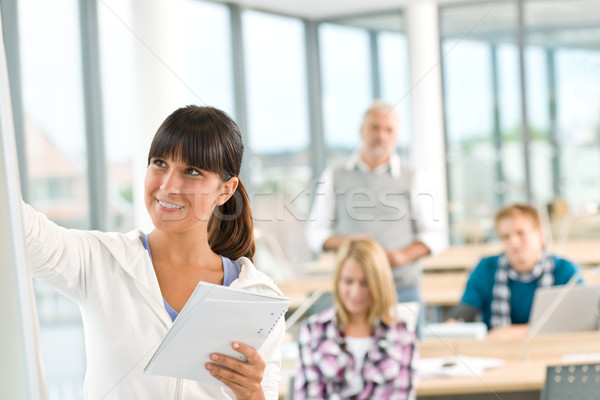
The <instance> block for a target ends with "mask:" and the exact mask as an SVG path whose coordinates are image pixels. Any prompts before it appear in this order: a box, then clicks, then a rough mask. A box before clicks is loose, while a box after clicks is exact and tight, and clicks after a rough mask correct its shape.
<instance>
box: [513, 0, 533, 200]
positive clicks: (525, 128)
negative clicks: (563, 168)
mask: <svg viewBox="0 0 600 400" xmlns="http://www.w3.org/2000/svg"><path fill="white" fill-rule="evenodd" d="M523 7H524V5H523V0H518V1H517V21H518V26H517V43H518V46H519V76H520V81H521V131H522V133H523V135H522V141H523V162H524V166H525V185H526V193H527V201H528V202H530V203H531V202H533V191H532V187H531V166H530V159H529V147H530V135H529V122H528V119H527V84H526V76H525V75H526V74H525V34H526V32H525V16H524V11H523V10H524V8H523Z"/></svg>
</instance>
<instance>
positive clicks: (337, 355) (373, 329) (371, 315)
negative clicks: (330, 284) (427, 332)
mask: <svg viewBox="0 0 600 400" xmlns="http://www.w3.org/2000/svg"><path fill="white" fill-rule="evenodd" d="M334 282H335V285H334V291H333V297H334V302H335V308H333V309H329V310H326V311H324V312H323V313H321V314H318V315H314V316H311V317H309V319H308V321H307V323H306V324H305V325H304V326H302V328H301V329H300V333H299V336H298V343H299V346H300V362H299V368H298V372H297V375H296V379H295V380H294V386H295V399H311V400H312V399H372V400H377V399H414V398H415V396H416V391H415V387H414V378H415V365H414V360H415V359H416V357H417V352H416V348H415V332H414V330H412V331H410V330H408V329H407V327H406V324H405V323H404V322H400V321H398V320H397V318H396V312H395V311H396V290H395V287H394V280H393V278H392V273H391V268H390V264H389V261H388V258H387V256H386V254H385V251H384V250H383V248H381V246H379V245H378V244H377V243H375V242H374V241H372V240H363V239H359V240H351V241H348V242H346V243H345V244H344V245H343V246H342V247H341V248H340V250H339V251H338V255H337V262H336V268H335V273H334Z"/></svg>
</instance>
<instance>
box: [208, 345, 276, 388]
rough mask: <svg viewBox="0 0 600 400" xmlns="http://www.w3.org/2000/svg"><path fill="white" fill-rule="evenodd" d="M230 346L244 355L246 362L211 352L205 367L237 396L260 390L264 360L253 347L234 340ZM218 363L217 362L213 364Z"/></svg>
mask: <svg viewBox="0 0 600 400" xmlns="http://www.w3.org/2000/svg"><path fill="white" fill-rule="evenodd" d="M232 347H233V349H234V350H235V351H237V352H238V353H240V354H242V355H244V356H245V357H246V359H247V361H246V362H243V361H240V360H238V359H236V358H232V357H228V356H225V355H223V354H218V353H213V354H211V355H210V359H211V361H213V362H214V363H211V362H209V363H207V364H206V369H207V370H209V371H210V373H211V375H212V376H213V377H215V378H216V379H218V380H220V381H221V382H223V383H224V384H225V385H227V386H228V387H229V388H230V389H231V390H232V391H233V392H234V393H235V394H236V396H237V397H238V398H244V397H249V396H251V395H252V393H254V392H256V391H258V390H261V386H260V384H261V382H262V378H263V374H264V370H265V366H266V364H265V362H264V360H263V359H262V357H261V356H260V354H258V351H256V349H254V348H253V347H250V346H247V345H245V344H243V343H238V342H235V343H233V344H232ZM215 363H218V364H220V365H218V364H215Z"/></svg>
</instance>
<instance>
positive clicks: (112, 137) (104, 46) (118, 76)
mask: <svg viewBox="0 0 600 400" xmlns="http://www.w3.org/2000/svg"><path fill="white" fill-rule="evenodd" d="M98 18H99V34H100V62H101V71H102V95H103V99H102V100H103V103H102V107H103V112H104V134H105V136H104V145H105V149H106V151H105V153H106V167H107V172H106V177H107V181H108V182H107V184H108V201H109V210H108V211H109V215H110V221H109V223H110V226H109V229H110V230H112V231H120V232H127V231H129V230H131V229H133V228H134V222H133V189H132V175H133V170H132V164H131V163H132V158H133V149H134V137H133V132H134V129H135V119H134V118H135V117H134V115H135V114H134V112H133V111H134V110H135V96H134V94H135V88H134V85H135V71H134V60H133V54H134V48H133V46H134V40H135V37H134V36H133V35H132V33H131V31H130V30H129V28H128V26H127V25H125V23H124V22H123V21H129V20H130V19H131V10H130V9H129V3H128V2H119V1H112V2H111V3H110V4H107V3H99V4H98Z"/></svg>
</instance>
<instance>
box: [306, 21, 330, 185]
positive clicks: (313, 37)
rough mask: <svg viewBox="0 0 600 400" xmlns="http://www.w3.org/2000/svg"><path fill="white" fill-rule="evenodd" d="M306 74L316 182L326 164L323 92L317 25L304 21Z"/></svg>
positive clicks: (311, 152) (311, 157) (313, 174)
mask: <svg viewBox="0 0 600 400" xmlns="http://www.w3.org/2000/svg"><path fill="white" fill-rule="evenodd" d="M304 31H305V48H306V74H307V83H308V113H309V126H310V145H309V147H310V165H311V168H312V177H313V180H316V179H317V178H318V177H319V176H320V175H321V172H322V171H323V169H324V168H325V162H326V151H325V137H324V129H323V90H322V84H321V60H320V53H319V51H320V48H319V23H318V22H315V21H308V20H304Z"/></svg>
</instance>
